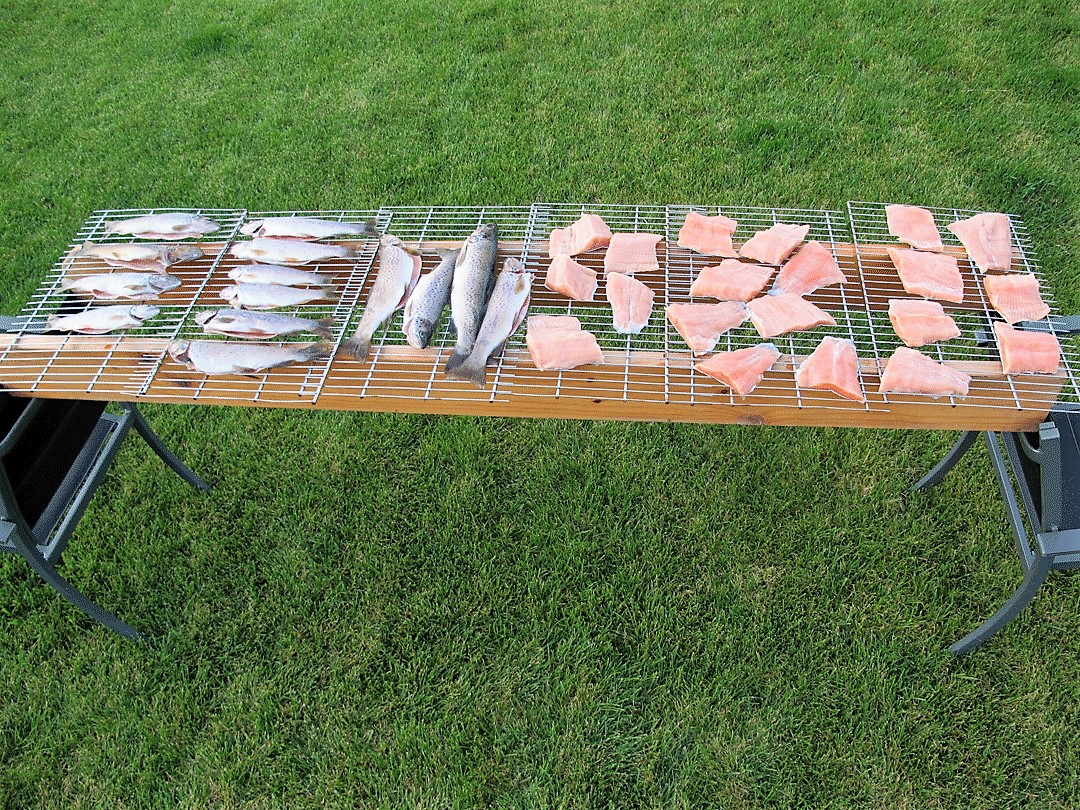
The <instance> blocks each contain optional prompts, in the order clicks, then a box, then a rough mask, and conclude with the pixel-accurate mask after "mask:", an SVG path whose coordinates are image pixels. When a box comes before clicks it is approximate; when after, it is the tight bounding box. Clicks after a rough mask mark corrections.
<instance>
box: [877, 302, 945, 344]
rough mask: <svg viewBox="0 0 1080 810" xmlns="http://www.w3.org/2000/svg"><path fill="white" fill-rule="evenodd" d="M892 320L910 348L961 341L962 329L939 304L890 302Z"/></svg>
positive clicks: (896, 330)
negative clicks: (954, 340) (939, 342)
mask: <svg viewBox="0 0 1080 810" xmlns="http://www.w3.org/2000/svg"><path fill="white" fill-rule="evenodd" d="M889 320H890V321H891V322H892V327H893V330H895V332H896V334H897V335H899V336H900V339H901V340H902V341H904V343H905V344H907V345H908V346H925V345H926V344H928V343H937V342H938V341H940V340H952V339H953V338H957V337H960V327H958V326H957V325H956V321H954V320H953V319H952V318H951V317H950V316H948V315H946V314H945V309H944V308H943V307H942V306H941V304H939V303H938V302H937V301H926V300H923V299H911V298H890V299H889Z"/></svg>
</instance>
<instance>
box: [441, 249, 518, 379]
mask: <svg viewBox="0 0 1080 810" xmlns="http://www.w3.org/2000/svg"><path fill="white" fill-rule="evenodd" d="M534 278H535V277H534V276H533V274H532V273H527V272H525V268H524V266H522V264H521V262H520V261H518V260H517V259H514V258H510V259H507V260H506V262H505V263H504V264H503V269H502V272H501V273H499V275H498V278H496V279H495V289H493V290H492V291H491V298H490V299H489V300H488V304H487V312H486V313H485V314H484V323H483V324H482V325H481V326H480V331H479V333H477V335H476V342H475V343H474V344H473V349H472V352H470V353H469V356H468V357H466V358H465V359H464V360H463V361H462V362H461V363H460V364H458V365H457V366H456V367H455V368H452V369H450V370H449V371H447V372H446V376H447V377H449V378H450V379H452V380H465V381H466V382H471V383H472V384H473V385H475V386H477V387H478V388H486V387H487V362H488V359H489V358H490V357H491V356H492V355H493V354H496V353H497V352H499V351H500V349H501V347H502V346H503V345H504V344H505V343H506V339H507V338H509V337H510V335H512V334H514V331H515V330H516V329H517V328H518V326H520V325H521V321H522V319H524V317H525V313H526V312H528V310H529V301H530V300H531V297H532V283H533V279H534Z"/></svg>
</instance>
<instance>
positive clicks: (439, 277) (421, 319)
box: [401, 250, 458, 349]
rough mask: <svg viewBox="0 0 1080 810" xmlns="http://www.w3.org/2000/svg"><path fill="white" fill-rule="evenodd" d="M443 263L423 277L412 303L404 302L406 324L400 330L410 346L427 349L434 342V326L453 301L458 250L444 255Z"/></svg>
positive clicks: (449, 251)
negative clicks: (451, 299) (449, 302)
mask: <svg viewBox="0 0 1080 810" xmlns="http://www.w3.org/2000/svg"><path fill="white" fill-rule="evenodd" d="M440 255H441V256H442V261H441V262H440V263H439V266H438V267H436V268H435V269H434V270H432V271H431V272H430V273H428V274H426V275H423V276H420V280H419V281H417V282H416V289H414V290H413V292H412V295H410V296H409V300H408V301H407V302H406V303H405V312H404V313H403V317H404V322H403V323H402V325H401V331H402V332H404V333H405V339H406V340H407V341H409V345H410V346H414V347H415V348H417V349H423V348H426V347H427V345H428V343H429V342H431V335H432V333H433V332H434V331H435V325H436V324H437V323H438V322H439V318H440V317H441V316H442V311H443V310H444V309H445V308H446V302H447V301H449V300H450V284H451V282H452V281H453V279H454V265H455V264H456V263H457V256H458V251H456V250H447V251H443V252H442V253H441V254H440Z"/></svg>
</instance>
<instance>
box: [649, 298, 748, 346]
mask: <svg viewBox="0 0 1080 810" xmlns="http://www.w3.org/2000/svg"><path fill="white" fill-rule="evenodd" d="M746 311H747V310H746V304H744V303H742V302H741V301H723V302H721V303H719V304H670V305H669V306H668V307H667V309H666V312H667V318H668V320H669V321H671V325H672V326H674V327H675V329H676V330H677V331H678V333H679V334H680V335H682V338H683V340H685V341H686V345H687V346H689V347H690V351H691V352H693V353H694V354H707V353H708V352H711V351H712V350H713V349H714V348H715V347H716V342H717V341H718V340H720V336H721V335H723V334H724V333H725V332H727V331H728V330H729V329H733V328H734V327H736V326H738V325H739V324H741V323H742V322H743V321H745V320H746Z"/></svg>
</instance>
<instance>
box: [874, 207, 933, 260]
mask: <svg viewBox="0 0 1080 810" xmlns="http://www.w3.org/2000/svg"><path fill="white" fill-rule="evenodd" d="M885 219H886V220H887V221H888V223H889V233H891V234H892V235H893V236H895V237H896V238H897V239H899V240H900V241H901V242H904V243H906V244H908V245H911V246H912V247H913V248H915V249H916V250H944V249H945V245H943V244H942V242H941V231H939V230H938V227H937V223H935V222H934V215H933V214H931V213H930V212H929V211H927V210H926V209H925V208H919V207H918V206H914V205H886V206H885Z"/></svg>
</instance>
